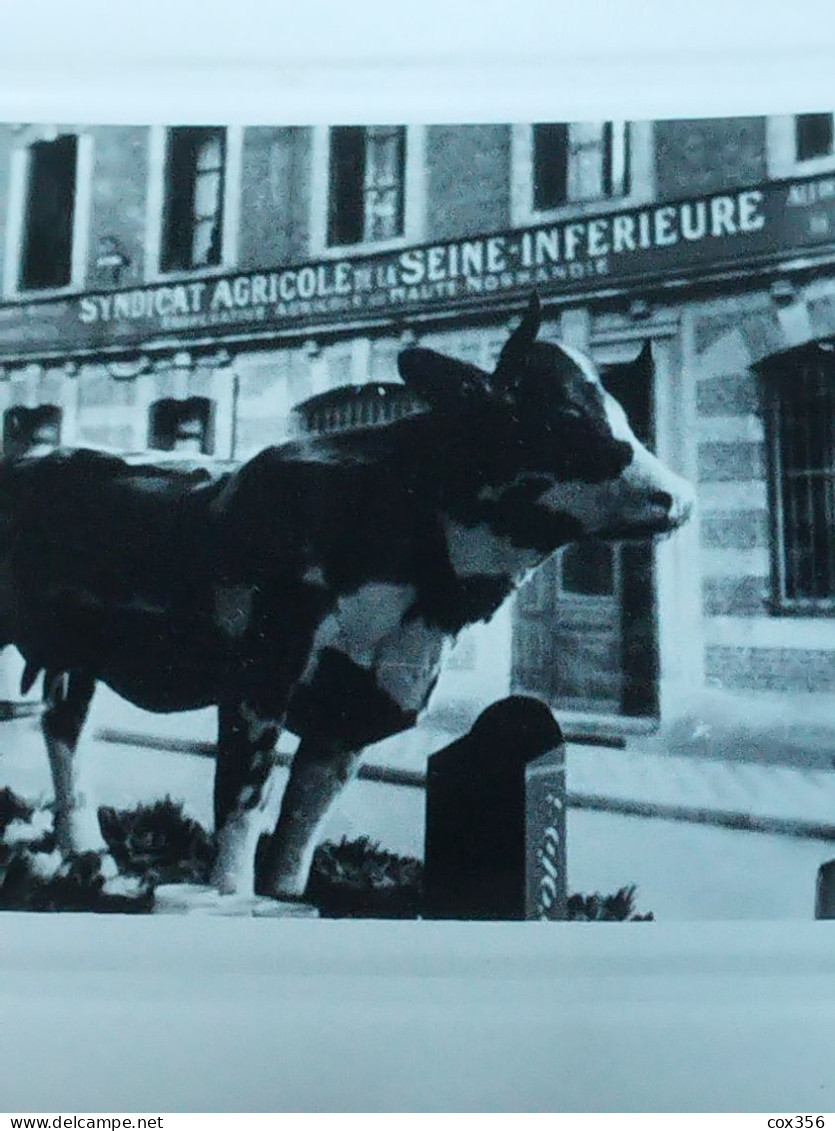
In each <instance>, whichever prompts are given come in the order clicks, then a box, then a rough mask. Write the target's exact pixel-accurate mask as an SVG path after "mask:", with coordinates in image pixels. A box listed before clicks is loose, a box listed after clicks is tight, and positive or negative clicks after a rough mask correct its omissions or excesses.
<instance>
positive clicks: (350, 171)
mask: <svg viewBox="0 0 835 1131" xmlns="http://www.w3.org/2000/svg"><path fill="white" fill-rule="evenodd" d="M329 156H330V160H329V170H330V181H329V200H328V236H327V241H328V245H329V246H330V247H341V246H343V245H350V244H358V243H366V242H378V241H382V240H390V239H395V238H397V237H398V236H402V235H403V233H404V211H405V170H406V128H405V126H339V127H337V128H335V129H332V130H331V131H330V155H329Z"/></svg>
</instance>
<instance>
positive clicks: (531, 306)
mask: <svg viewBox="0 0 835 1131" xmlns="http://www.w3.org/2000/svg"><path fill="white" fill-rule="evenodd" d="M541 322H542V308H541V306H540V302H539V295H538V294H537V293H536V291H534V292H533V294H532V295H531V297H530V301H529V302H528V305H527V309H526V310H525V313H524V314H523V315H522V321H521V322H520V323H519V325H518V326H517V327H516V329H515V330H514V331H513V333H512V334H511V335H510V337H509V338H508V340H507V341H506V342H505V344H504V347H503V348H502V352H501V353H500V354H499V360H498V363H497V365H496V369H495V372H494V374H493V380H494V382H495V383H496V384H497V385H499V386H503V387H505V388H509V387H512V386H513V385H515V384H516V383H517V382H518V380H519V378H520V377H521V375H522V370H523V369H524V367H525V363H526V361H527V358H528V351H529V350H530V348H531V346H532V345H533V344H534V342H535V341H536V336H537V334H538V333H539V327H540V324H541Z"/></svg>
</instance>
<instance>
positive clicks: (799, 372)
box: [770, 345, 835, 612]
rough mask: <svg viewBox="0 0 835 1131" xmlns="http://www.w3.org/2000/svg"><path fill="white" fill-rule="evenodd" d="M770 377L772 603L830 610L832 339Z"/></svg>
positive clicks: (834, 565) (834, 606)
mask: <svg viewBox="0 0 835 1131" xmlns="http://www.w3.org/2000/svg"><path fill="white" fill-rule="evenodd" d="M770 375H771V377H772V396H773V400H772V442H773V468H774V472H775V482H774V503H775V520H776V522H775V525H776V530H775V533H776V547H775V549H776V567H777V569H776V574H777V577H776V581H777V597H778V601H779V603H780V604H781V605H783V606H784V607H786V608H787V609H789V610H791V609H798V610H812V611H814V610H815V609H820V610H823V611H829V612H835V345H833V346H830V347H829V348H824V347H820V346H815V347H814V348H813V349H811V350H804V351H802V352H800V353H798V354H796V355H794V356H789V357H785V358H783V359H782V360H781V362H780V363H779V371H778V370H776V369H775V368H774V367H773V366H772V367H771V373H770Z"/></svg>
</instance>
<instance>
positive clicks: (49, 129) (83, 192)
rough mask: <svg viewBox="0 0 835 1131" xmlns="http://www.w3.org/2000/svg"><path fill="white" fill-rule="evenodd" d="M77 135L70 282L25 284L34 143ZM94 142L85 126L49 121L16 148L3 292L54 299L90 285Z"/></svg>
mask: <svg viewBox="0 0 835 1131" xmlns="http://www.w3.org/2000/svg"><path fill="white" fill-rule="evenodd" d="M66 136H72V137H75V139H76V155H75V185H74V200H73V219H72V234H71V237H70V264H69V266H70V271H69V276H70V277H69V282H68V283H66V284H64V285H63V286H59V287H28V286H24V284H23V255H24V248H25V228H26V219H27V211H28V190H29V180H30V175H31V168H32V166H31V162H32V152H31V151H32V146H33V145H35V144H37V143H39V142H53V141H57V140H58V138H60V137H66ZM93 164H94V141H93V135H92V133H90V132H87V131H84V130H78V129H73V128H69V127H68V128H66V129H63V128H59V127H57V126H43V127H40V128H37V129H36V131H35V132H34V133H32V132H28V133H27V135H26V136H25V137H24V138H22V139H21V140H20V141H19V142H18V143H17V144H16V145H15V146H14V148H13V149H12V153H11V160H10V169H9V197H8V200H9V203H8V208H7V211H6V247H7V248H8V249H9V252H10V254H8V255H6V257H5V260H4V264H3V296H4V298H8V299H21V298H26V299H32V300H36V299H41V298H44V299H48V298H56V297H60V296H61V295H67V294H73V293H75V292H77V291H79V290H82V289H83V288H84V285H85V282H86V278H87V258H88V250H89V242H90V229H91V219H92V217H91V212H92V209H91V204H92V190H93Z"/></svg>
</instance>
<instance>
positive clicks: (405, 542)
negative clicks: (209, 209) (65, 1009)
mask: <svg viewBox="0 0 835 1131" xmlns="http://www.w3.org/2000/svg"><path fill="white" fill-rule="evenodd" d="M540 320H541V313H540V307H539V301H538V299H537V297H536V295H534V296H533V297H532V298H531V301H530V304H529V306H528V308H527V310H526V311H525V312H524V315H523V317H522V320H521V322H520V324H519V326H518V328H517V329H516V330H515V331H514V332H513V333H512V335H511V336H510V337H509V339H508V340H507V342H506V344H505V345H504V347H503V349H502V351H501V354H500V356H499V359H498V363H497V365H496V368H495V372H493V373H492V374H488V373H487V372H485V371H483V370H482V369H480V368H478V367H476V366H474V365H471V364H468V363H466V362H463V361H460V360H455V359H453V358H451V357H447V356H444V355H442V354H440V353H437V352H434V351H432V350H429V349H426V348H420V347H414V348H410V349H406V350H404V351H403V352H401V353H400V355H399V358H398V367H399V372H400V376H401V378H402V380H403V382H404V383H405V385H406V386H407V388H408V389H409V390H410V391H411V393H412V394H413V395H414V397H415V398H417V401H418V402H419V403H420V404H421V405H422V406H425V410H424V411H420V412H417V413H416V414H414V415H411V416H408V417H404V418H402V419H399V420H396V421H394V422H392V423H390V424H386V425H383V426H379V427H373V428H359V429H355V430H351V431H347V432H343V433H335V434H332V435H323V436H314V437H305V438H301V439H296V440H292V441H289V442H287V443H285V444H283V445H281V446H277V447H269V448H266V449H265V450H263V451H261V452H260V453H258V454H257V455H256V456H255V457H254V458H252V459H250V460H249V461H248V462H246V463H244V464H241V465H240V466H236V467H234V468H227V469H226V470H222V471H219V472H216V473H213V472H212V471H210V470H207V469H206V468H200V467H179V466H174V465H170V466H166V465H164V464H163V463H161V462H159V461H157V462H156V463H155V462H153V460H152V459H151V458H150V457H148V458H147V459H146V460H145V462H144V463H143V462H139V463H132V462H130V461H127V460H125V459H122V458H119V457H117V456H116V455H112V454H104V453H102V452H100V451H93V450H83V449H76V450H56V451H53V452H51V453H50V454H46V455H40V456H28V457H27V456H23V457H20V458H18V459H15V460H10V461H7V462H6V463H5V464H4V465H2V467H0V539H2V549H1V550H0V644H2V645H4V646H5V645H6V644H14V645H16V647H17V648H18V649H19V651H20V653H21V654H22V656H23V658H24V661H25V671H24V683H25V685H26V687H31V686H32V684H33V681H34V680H35V678H36V677H37V676H38V675H40V674H43V680H44V711H43V715H42V729H43V734H44V738H45V741H46V746H47V751H48V755H49V761H50V765H51V770H52V777H53V782H54V788H55V808H54V831H55V837H56V841H57V845H58V848H59V849H60V852H61V854H62V855H63V857H64V858H65V859H70V858H72V857H74V856H77V855H79V854H82V853H96V854H98V857H99V861H100V866H101V872H102V875H103V876H105V877H106V878H107V879H108V881H109V880H110V879H111V878H115V865H114V864H113V861H112V860H111V858H110V857H109V856H108V854H107V849H106V846H105V844H104V842H103V840H102V836H101V832H100V829H99V824H98V820H97V810H96V806H95V802H94V798H93V797H92V795H91V793H90V791H89V790H88V788H87V786H86V785H85V783H84V781H83V775H82V774H81V765H80V763H79V758H78V748H79V736H80V733H81V729H82V726H83V723H84V720H85V716H86V713H87V710H88V707H89V705H90V701H91V698H92V696H93V693H94V689H95V687H96V683H97V682H98V681H102V682H104V683H105V684H107V685H109V686H110V687H111V688H112V689H113V690H114V691H116V692H117V693H118V694H119V695H120V696H123V697H124V698H125V699H127V700H129V701H130V702H131V703H134V704H136V705H138V706H140V707H143V708H145V709H147V710H149V711H156V712H174V711H183V710H189V709H194V708H202V707H207V706H216V707H217V711H218V740H217V761H216V768H215V784H214V819H215V837H216V858H215V863H214V868H213V872H212V876H211V883H212V885H213V887H214V888H215V889H216V891H217V893H218V895H219V896H220V895H228V894H234V893H237V894H238V895H241V896H246V897H249V896H250V895H252V894H253V892H255V891H257V892H258V893H260V894H261V895H267V896H269V897H272V898H275V899H278V900H288V901H303V899H304V893H305V887H306V883H307V879H308V873H309V870H310V866H311V863H312V857H313V852H314V849H315V847H316V845H317V843H318V840H319V838H320V835H321V832H322V828H323V825H324V823H325V821H326V820H327V818H328V815H329V813H330V811H331V810H332V807H333V805H334V803H335V802H336V800H337V799H338V797H339V796H340V794H341V792H342V790H343V789H344V788H345V786H346V784H347V783H348V782H349V781H350V780H351V778H352V777H353V776H354V775H355V773H356V771H357V768H358V765H359V763H360V760H361V758H362V754H363V750H364V749H365V748H366V747H367V746H368V745H369V744H371V743H375V742H378V741H380V740H382V739H384V738H387V737H389V736H392V735H395V734H397V733H399V732H402V731H404V730H406V729H407V728H410V727H412V726H414V725H415V723H416V722H417V720H418V718H419V716H420V714H421V712H423V711H424V710H425V708H426V706H427V703H428V701H429V698H430V695H431V692H432V690H433V688H434V686H435V683H436V681H437V679H438V675H439V672H440V669H441V666H442V661H443V658H444V655H445V653H446V651H447V649H448V647H449V646H450V645H451V644H452V643H453V642H454V641H455V638H456V636H457V635H458V634H459V633H460V632H461V630H462V629H464V628H465V627H467V626H469V625H473V624H476V623H478V622H482V621H487V620H489V619H490V618H491V617H492V616H493V614H494V613H495V612H496V611H497V609H498V608H499V607H500V606H501V605H502V604H503V602H505V601H506V600H507V599H508V597H510V595H511V594H512V593H513V592H514V591H515V590H516V589H517V588H518V587H519V586H520V585H521V584H522V583H523V582H524V581H525V580H526V579H527V578H528V577H529V576H530V574H531V572H532V571H533V570H535V569H536V568H537V567H538V566H539V565H541V564H542V563H543V562H544V561H545V560H546V559H547V558H549V557H550V556H551V555H552V554H554V553H555V551H556V550H558V549H559V548H560V547H562V546H565V545H567V544H568V543H571V542H575V541H578V540H582V539H586V538H604V539H632V538H652V537H656V536H660V535H666V534H669V533H670V532H672V531H674V530H675V529H676V528H677V527H680V526H681V525H682V524H683V523H684V522H685V521H686V519H687V517H688V515H689V513H690V511H691V508H692V506H693V492H692V489H691V487H690V486H689V485H688V484H687V483H686V482H685V481H684V480H682V479H681V478H679V477H678V476H677V475H675V474H673V472H672V471H670V470H668V469H667V468H666V467H664V466H663V465H662V464H661V463H660V462H659V460H658V459H657V458H656V457H655V456H654V455H652V454H651V453H650V452H649V451H648V450H647V449H646V448H645V447H644V446H643V445H642V444H640V443H639V442H638V441H637V439H636V438H635V436H634V435H633V433H632V431H631V429H630V426H629V424H628V422H627V419H626V416H625V414H624V412H623V409H622V408H621V406H620V405H619V404H618V403H617V402H616V401H615V400H614V399H613V397H612V396H611V395H609V394H608V393H607V392H606V391H605V390H604V388H603V385H602V384H601V380H600V376H599V374H598V371H597V369H596V368H595V366H594V364H593V362H592V361H591V359H590V358H588V357H587V356H585V355H584V354H582V353H580V352H578V351H577V350H575V349H573V348H571V347H569V346H568V345H564V344H558V343H555V342H544V341H542V342H541V341H538V340H537V336H538V331H539V329H540ZM634 364H635V366H636V367H637V368H638V369H641V368H645V367H646V366H650V365H651V364H652V362H651V355H650V352H649V350H648V348H647V347H645V348H644V350H643V351H642V353H641V355H640V356H639V358H638V359H637V361H635V362H634ZM282 728H284V729H286V730H287V731H288V732H289V733H291V734H294V735H296V736H298V738H299V745H298V749H297V751H296V754H295V756H294V759H293V762H292V765H291V770H290V775H289V779H288V782H287V785H286V787H285V791H284V794H283V797H282V799H281V805H280V810H279V815H278V820H277V823H276V825H275V828H274V830H273V831H271V832H269V833H268V836H267V839H266V842H265V844H262V845H261V850H260V851H259V852H258V854H257V857H258V860H259V866H258V874H257V875H256V866H255V861H256V848H258V841H259V837H261V836H262V833H263V826H264V823H265V819H266V815H267V814H268V813H269V812H270V811H272V812H274V809H273V810H270V809H269V805H270V792H271V779H272V776H273V775H272V770H273V768H274V763H275V755H274V749H275V746H276V742H277V739H278V736H279V734H280V732H281V731H282ZM276 800H277V798H276Z"/></svg>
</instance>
